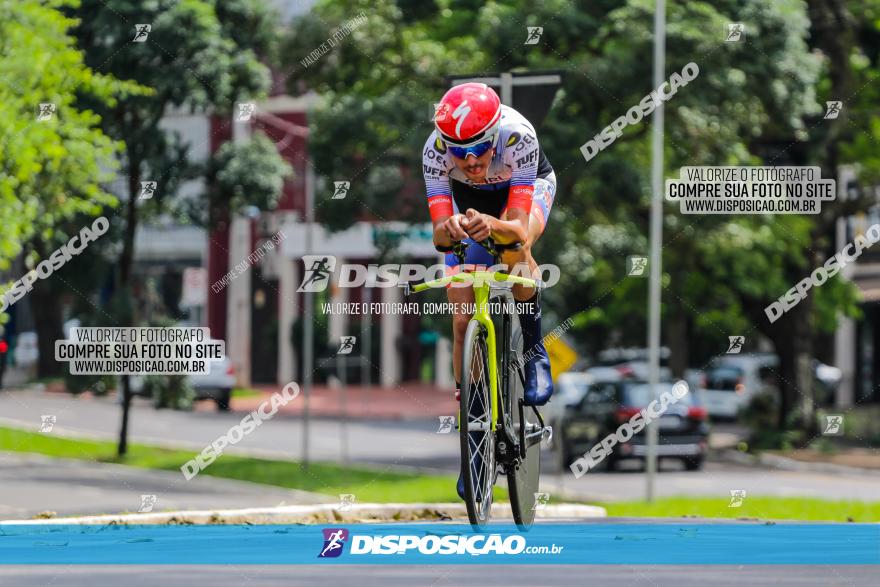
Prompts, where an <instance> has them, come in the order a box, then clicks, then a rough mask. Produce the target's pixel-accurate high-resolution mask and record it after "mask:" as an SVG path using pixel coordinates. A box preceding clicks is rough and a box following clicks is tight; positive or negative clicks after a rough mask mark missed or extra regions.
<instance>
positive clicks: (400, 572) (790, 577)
mask: <svg viewBox="0 0 880 587" xmlns="http://www.w3.org/2000/svg"><path fill="white" fill-rule="evenodd" d="M877 577H878V569H877V567H875V566H855V565H852V566H833V567H830V566H827V565H826V566H818V565H816V566H813V565H810V566H783V565H762V566H726V565H725V566H722V565H713V566H709V565H707V566H666V565H663V566H656V565H630V566H612V565H590V566H573V565H567V566H561V565H560V566H539V565H535V566H525V565H523V566H518V565H510V566H501V565H469V566H451V565H434V566H415V565H393V566H378V565H352V566H344V567H343V566H339V567H329V566H327V565H320V566H319V565H314V566H312V565H308V566H307V565H300V566H279V565H245V566H233V565H224V566H197V567H195V566H165V565H162V566H129V565H119V566H116V565H114V566H106V567H99V566H93V565H70V566H50V565H47V566H42V565H41V566H29V567H23V566H0V584H3V585H15V586H16V587H45V586H47V585H63V586H64V587H94V586H103V585H112V586H117V585H125V586H126V587H154V586H155V585H163V586H168V587H176V586H178V585H180V586H187V587H239V586H253V585H266V586H268V585H284V586H286V587H298V586H305V585H308V586H316V585H321V586H333V587H346V586H352V587H412V586H413V585H419V586H424V587H429V586H430V587H442V586H455V587H459V586H461V585H477V584H479V585H487V586H497V587H519V586H522V587H535V586H541V587H543V586H551V585H553V586H556V585H558V586H560V587H563V586H564V587H571V586H572V585H591V586H592V585H597V586H599V585H645V586H651V587H657V586H666V585H669V586H674V587H704V586H705V585H712V586H713V587H725V586H731V587H742V586H743V585H748V586H750V587H751V586H761V585H767V586H773V587H785V586H787V585H797V586H799V587H801V586H813V585H816V586H818V585H822V586H828V585H859V586H862V585H874V584H876V582H877Z"/></svg>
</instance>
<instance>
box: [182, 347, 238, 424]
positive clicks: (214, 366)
mask: <svg viewBox="0 0 880 587" xmlns="http://www.w3.org/2000/svg"><path fill="white" fill-rule="evenodd" d="M189 382H190V383H191V384H192V386H193V389H195V391H196V399H212V400H214V402H215V403H216V404H217V409H218V410H220V411H221V412H227V411H229V400H230V398H231V397H232V388H234V387H235V368H234V367H233V366H232V361H230V360H229V357H226V356H224V357H223V358H222V359H221V360H219V361H211V370H210V372H208V373H206V374H205V375H190V376H189Z"/></svg>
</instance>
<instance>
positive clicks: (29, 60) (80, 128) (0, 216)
mask: <svg viewBox="0 0 880 587" xmlns="http://www.w3.org/2000/svg"><path fill="white" fill-rule="evenodd" d="M70 4H71V3H70V2H67V1H64V0H55V1H51V2H38V1H36V0H23V1H21V2H10V1H7V0H4V1H0V55H2V58H0V78H2V79H3V80H4V82H3V84H0V223H2V226H3V230H2V231H0V269H5V268H8V267H9V264H10V262H11V261H12V260H13V259H14V258H15V257H16V256H18V255H19V254H21V253H24V254H25V259H26V265H27V267H28V268H33V267H34V266H35V265H36V264H37V263H38V262H40V261H41V260H45V259H46V258H47V257H48V256H49V254H50V253H51V252H52V251H53V250H54V249H55V248H56V247H57V246H58V245H60V244H61V243H63V242H66V241H67V240H68V239H69V238H70V236H72V235H73V234H74V233H75V232H78V231H79V229H80V228H81V227H82V226H84V225H87V224H90V223H91V219H92V217H94V216H97V215H99V214H101V213H102V211H104V210H106V209H107V208H109V207H114V206H116V204H117V200H116V198H115V197H114V196H113V195H111V194H110V193H108V192H107V191H106V190H105V189H104V187H103V185H102V183H103V182H105V181H108V180H109V179H110V178H112V170H113V169H115V166H116V160H115V155H116V153H117V151H118V149H119V145H118V144H117V143H116V142H115V141H113V140H112V139H111V138H110V137H108V136H107V135H106V134H104V133H103V132H102V131H101V128H100V122H101V119H100V117H99V116H98V115H97V114H96V113H95V112H94V111H92V110H89V109H85V108H82V107H80V104H79V103H78V97H80V96H88V97H89V98H90V100H91V101H92V102H93V103H96V104H103V105H105V106H106V107H112V106H113V105H114V104H116V103H118V100H119V99H123V98H125V97H126V96H131V95H138V94H142V93H143V92H144V88H140V87H138V86H137V85H136V84H132V83H125V82H120V81H118V80H116V79H114V78H113V77H111V76H107V75H102V74H99V73H96V72H95V71H94V70H92V69H90V68H89V67H88V66H87V65H86V64H85V62H84V58H83V55H82V53H81V52H80V51H79V50H78V49H77V48H76V46H75V41H74V39H73V37H72V36H71V35H70V34H69V29H70V27H71V26H72V25H73V24H74V22H73V21H72V20H70V19H68V18H65V17H64V15H63V14H62V13H61V12H60V11H59V9H61V8H65V7H68V6H70ZM41 104H43V105H47V106H41ZM41 108H42V109H43V110H42V112H43V114H44V116H42V117H38V114H39V113H40V112H41ZM38 118H42V120H39V119H38ZM74 219H75V220H74ZM16 277H21V276H16ZM58 289H59V284H58V279H57V275H56V279H55V280H52V279H49V280H42V281H39V282H37V283H35V284H34V288H33V291H32V292H31V293H30V294H29V295H31V296H32V302H33V303H32V305H31V306H32V308H33V310H34V312H33V313H34V321H35V324H36V329H37V333H38V335H39V345H40V346H39V350H40V362H39V374H40V375H42V376H45V375H51V374H56V373H57V369H58V364H57V363H55V362H54V360H53V358H54V356H55V353H54V341H55V340H56V339H58V338H62V336H61V326H60V323H61V318H60V308H61V305H60V304H59V303H57V301H56V300H55V294H56V293H57V292H58Z"/></svg>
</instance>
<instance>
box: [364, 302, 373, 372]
mask: <svg viewBox="0 0 880 587" xmlns="http://www.w3.org/2000/svg"><path fill="white" fill-rule="evenodd" d="M361 292H363V296H362V298H361V301H363V302H365V303H366V304H367V305H366V307H367V308H369V307H370V302H372V301H373V295H372V294H373V290H372V289H371V288H369V287H367V286H364V288H363V289H362V290H361ZM370 326H371V322H370V320H369V319H367V314H366V313H364V314H363V315H361V387H366V386H368V385H370V366H371V363H372V360H373V357H372V354H371V353H372V352H373V347H372V342H373V338H372V337H373V333H372V332H371V328H370Z"/></svg>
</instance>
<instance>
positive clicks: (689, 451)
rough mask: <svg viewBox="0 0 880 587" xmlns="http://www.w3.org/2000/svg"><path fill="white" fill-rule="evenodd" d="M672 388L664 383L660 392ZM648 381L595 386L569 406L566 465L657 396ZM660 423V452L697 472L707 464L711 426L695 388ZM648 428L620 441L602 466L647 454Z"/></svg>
mask: <svg viewBox="0 0 880 587" xmlns="http://www.w3.org/2000/svg"><path fill="white" fill-rule="evenodd" d="M663 392H668V393H670V394H671V393H672V382H662V383H660V388H659V390H658V394H657V396H658V397H659V396H660V395H661V394H662V393H663ZM652 399H653V398H652V396H651V388H650V386H649V385H648V383H647V382H645V381H634V380H621V381H612V382H601V383H594V384H592V385H590V387H589V389H588V390H587V393H586V395H584V398H583V400H581V401H580V403H578V404H575V405H572V406H569V407H568V408H567V409H566V411H565V413H564V414H563V417H562V421H561V425H560V427H559V428H560V429H559V430H558V431H557V434H558V435H559V447H560V457H561V459H562V465H563V467H564V468H565V469H567V468H568V466H569V465H570V464H571V463H572V461H574V460H575V459H577V458H578V457H581V456H583V454H584V453H589V452H590V450H591V449H592V448H593V447H594V446H595V445H597V444H599V443H600V442H601V441H602V439H603V438H605V437H606V436H608V435H609V434H615V433H616V431H617V429H618V428H619V427H620V425H621V424H623V423H624V422H627V421H629V419H630V418H632V417H633V416H634V415H636V414H638V413H639V410H641V409H643V408H646V407H648V404H650V402H651V400H652ZM656 422H657V424H658V426H659V437H660V440H659V443H658V446H657V455H658V457H661V458H675V459H681V460H682V461H683V462H684V465H685V468H687V469H688V470H689V471H696V470H698V469H700V468H701V467H702V466H703V461H704V460H705V458H706V451H707V449H708V436H709V425H708V415H707V413H706V409H705V408H704V407H703V405H702V403H701V402H700V400H699V397H697V395H696V394H695V390H693V389H691V390H690V392H689V393H687V394H686V395H685V396H684V397H682V398H681V399H679V400H678V401H677V402H675V403H671V402H670V403H669V404H668V406H667V408H666V411H665V412H664V413H663V414H662V415H661V416H660V417H659V418H658V419H657V420H656ZM645 434H646V432H645V430H644V429H643V430H642V431H640V432H639V433H637V434H635V435H634V436H633V437H632V438H630V439H629V440H628V441H627V442H625V443H618V444H616V445H615V446H614V448H613V450H612V452H611V454H610V455H608V456H607V457H606V458H604V459H603V460H602V462H601V464H599V468H602V469H605V470H613V469H614V468H615V467H616V465H617V463H618V462H619V461H620V460H622V459H628V458H644V457H645V454H646V452H647V447H646V446H645V442H646V436H645Z"/></svg>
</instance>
